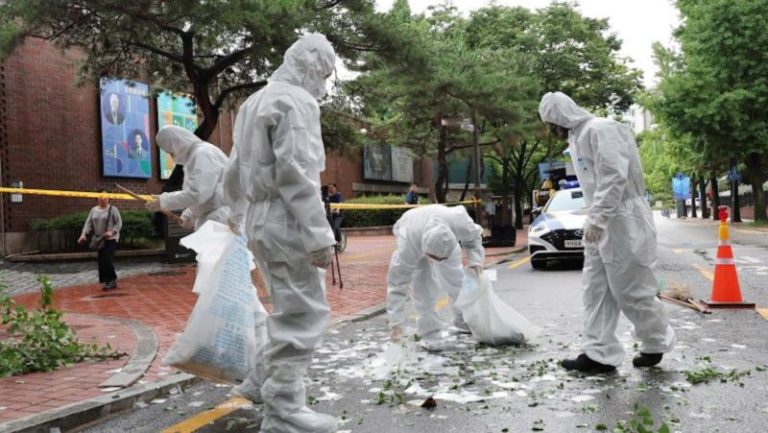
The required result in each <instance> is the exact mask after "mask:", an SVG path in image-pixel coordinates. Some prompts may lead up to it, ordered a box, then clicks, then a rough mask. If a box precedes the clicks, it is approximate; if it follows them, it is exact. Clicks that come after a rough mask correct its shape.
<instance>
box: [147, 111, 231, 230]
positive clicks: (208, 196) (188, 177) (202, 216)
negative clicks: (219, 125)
mask: <svg viewBox="0 0 768 433" xmlns="http://www.w3.org/2000/svg"><path fill="white" fill-rule="evenodd" d="M157 145H158V146H159V147H160V148H161V149H163V150H164V151H166V152H168V154H169V155H171V158H173V160H174V161H176V162H177V163H179V164H182V165H183V166H184V184H183V186H182V189H181V190H180V191H173V192H164V193H162V194H160V195H159V196H153V197H154V200H150V201H148V202H146V203H145V204H144V207H145V208H146V209H147V210H149V211H152V212H159V211H160V210H161V209H168V210H181V209H185V210H184V212H183V213H182V214H181V220H182V222H181V225H182V227H184V228H187V229H190V230H191V229H198V228H200V226H202V225H203V224H204V223H205V222H206V221H208V220H213V221H218V222H220V223H224V224H226V222H227V208H226V207H225V206H224V202H223V200H222V197H221V191H220V190H219V189H218V188H219V182H220V180H221V174H222V172H223V171H224V167H225V166H226V164H227V155H226V154H224V152H222V151H221V149H219V148H218V147H216V146H214V145H212V144H211V143H208V142H205V141H203V140H201V139H200V138H199V137H198V136H196V135H195V134H193V133H192V132H191V131H189V130H186V129H184V128H182V127H180V126H176V125H167V126H163V127H162V128H160V131H159V132H158V133H157Z"/></svg>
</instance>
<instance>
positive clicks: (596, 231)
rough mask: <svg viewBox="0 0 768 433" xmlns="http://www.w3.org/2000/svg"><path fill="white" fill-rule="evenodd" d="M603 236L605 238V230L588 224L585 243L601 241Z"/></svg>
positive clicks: (585, 229) (585, 230)
mask: <svg viewBox="0 0 768 433" xmlns="http://www.w3.org/2000/svg"><path fill="white" fill-rule="evenodd" d="M601 236H603V229H601V228H600V227H598V226H596V225H593V224H587V226H586V227H584V241H585V242H597V241H599V240H600V237H601Z"/></svg>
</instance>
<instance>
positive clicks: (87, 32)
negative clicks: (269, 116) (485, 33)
mask: <svg viewBox="0 0 768 433" xmlns="http://www.w3.org/2000/svg"><path fill="white" fill-rule="evenodd" d="M305 30H316V31H321V32H323V33H325V34H326V35H327V36H328V38H329V40H330V41H331V42H332V43H333V44H334V46H335V48H336V49H337V52H338V53H339V55H340V56H341V57H343V58H345V59H348V60H349V61H356V60H357V59H358V58H359V57H360V56H359V55H360V53H362V52H377V53H378V54H379V58H382V59H391V58H393V57H395V56H397V55H398V53H399V52H400V48H401V47H402V46H404V45H407V43H406V42H407V41H406V40H404V38H403V36H402V33H401V32H398V31H397V28H396V26H395V25H393V22H391V21H390V20H389V19H388V18H387V17H386V16H384V15H382V14H378V13H375V11H374V1H373V0H345V1H341V0H281V1H273V0H255V1H249V0H206V1H202V0H195V1H183V2H182V1H161V0H138V1H121V0H70V1H43V0H32V1H30V0H8V1H4V2H0V56H7V55H9V54H10V53H11V52H12V51H13V49H14V47H15V46H16V45H17V44H18V43H20V41H21V40H23V38H24V37H39V38H43V39H46V40H50V41H52V42H53V43H55V44H56V45H57V46H59V47H61V48H65V49H67V48H79V49H80V50H81V52H82V53H83V58H82V62H81V64H80V72H81V78H82V79H83V80H84V81H91V82H98V80H99V79H100V78H101V77H105V76H107V77H109V76H113V77H127V78H133V79H139V78H141V79H146V80H149V81H151V82H152V85H153V88H156V89H166V90H171V91H177V92H184V93H189V94H192V95H193V98H194V101H195V104H196V105H197V108H198V114H199V116H200V117H201V122H200V125H199V126H198V128H197V130H196V131H195V134H196V135H197V136H199V137H200V138H202V139H207V138H208V137H209V136H210V134H211V133H212V132H213V130H214V128H215V127H216V124H217V123H218V118H219V113H220V110H221V109H222V107H224V105H225V104H226V103H227V102H228V101H232V100H233V99H234V98H235V97H239V96H244V95H246V94H249V93H252V92H254V91H255V90H257V89H259V88H261V87H262V86H264V85H265V84H266V79H267V77H268V76H269V74H271V72H272V71H273V70H274V68H275V67H276V66H277V65H279V64H280V63H281V61H282V54H283V52H284V51H285V50H286V49H287V48H288V46H290V44H292V43H293V42H294V41H295V40H296V36H297V33H298V32H300V31H305ZM177 172H178V173H180V171H177ZM170 183H173V182H170Z"/></svg>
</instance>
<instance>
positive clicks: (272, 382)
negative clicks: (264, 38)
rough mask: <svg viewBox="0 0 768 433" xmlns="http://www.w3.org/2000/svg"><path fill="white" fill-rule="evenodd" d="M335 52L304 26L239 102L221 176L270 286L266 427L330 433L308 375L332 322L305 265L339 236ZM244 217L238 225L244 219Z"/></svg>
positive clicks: (331, 423)
mask: <svg viewBox="0 0 768 433" xmlns="http://www.w3.org/2000/svg"><path fill="white" fill-rule="evenodd" d="M334 61H335V53H334V50H333V47H332V46H331V44H330V43H329V42H328V41H327V40H326V38H325V37H324V36H323V35H320V34H315V33H310V34H307V35H304V36H303V37H301V38H300V39H299V40H298V41H297V42H296V43H294V44H293V45H292V46H291V47H290V48H289V49H288V51H286V53H285V56H284V60H283V64H282V65H281V66H280V67H279V68H278V69H277V70H276V71H275V73H274V74H272V77H271V78H270V80H269V83H268V84H267V86H266V87H264V88H263V89H261V90H260V91H258V92H256V93H255V94H253V95H251V96H250V97H249V98H248V99H247V100H246V101H245V102H244V103H243V104H242V105H241V106H240V110H239V112H238V114H237V120H236V122H235V128H234V149H233V151H232V157H231V159H230V162H229V164H228V166H227V168H226V170H225V173H224V182H223V192H224V197H225V201H226V202H227V203H228V204H230V215H229V220H230V225H237V226H239V227H242V226H244V227H245V232H246V235H247V236H248V239H249V247H250V249H251V250H252V251H253V253H254V255H255V256H256V259H257V261H258V262H259V267H260V268H261V269H262V271H263V272H264V275H265V277H266V279H267V284H269V286H270V288H271V293H272V304H273V310H272V313H271V314H270V315H269V318H268V319H267V330H268V335H269V342H268V343H267V348H266V352H265V359H266V369H267V373H266V374H267V378H266V380H265V381H264V384H263V386H262V387H261V397H262V398H263V400H264V404H265V410H264V415H265V417H264V421H263V422H262V425H261V431H262V432H264V433H266V432H270V433H278V432H279V433H293V432H318V433H319V432H335V431H336V429H337V421H336V418H334V417H332V416H330V415H324V414H319V413H316V412H314V411H312V410H310V409H309V408H308V407H307V406H306V389H305V385H304V379H305V376H306V375H307V367H308V364H309V363H310V361H311V360H312V354H313V352H314V350H315V348H316V346H317V345H318V344H319V343H320V341H321V339H322V336H323V333H324V331H325V329H326V327H327V325H328V323H329V319H330V308H329V307H328V303H327V301H326V297H325V271H324V270H323V269H319V268H317V267H315V266H313V265H312V264H311V260H312V259H313V257H314V256H315V255H316V254H312V253H313V252H314V253H317V252H322V251H325V252H327V254H328V256H329V257H330V247H331V246H332V245H334V244H335V243H336V240H335V238H334V236H333V231H332V230H331V228H330V226H329V225H328V220H327V219H326V218H325V209H324V207H323V202H322V200H321V198H320V172H321V171H323V170H324V169H325V151H324V149H323V142H322V138H321V135H320V108H319V106H318V103H317V100H316V99H317V98H320V97H322V96H323V93H324V91H325V81H326V78H327V77H328V76H330V74H331V73H332V72H333V70H334ZM243 223H244V225H243Z"/></svg>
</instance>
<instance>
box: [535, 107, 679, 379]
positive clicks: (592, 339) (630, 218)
mask: <svg viewBox="0 0 768 433" xmlns="http://www.w3.org/2000/svg"><path fill="white" fill-rule="evenodd" d="M539 115H540V116H541V119H542V120H543V121H544V122H546V123H548V124H549V127H550V130H551V131H552V133H553V134H554V135H555V136H557V137H559V138H562V139H565V138H567V139H568V144H569V151H570V153H571V159H572V160H573V161H574V166H575V169H576V176H577V177H578V179H579V184H580V185H581V188H582V191H583V192H584V199H585V201H586V203H587V207H588V212H587V220H586V223H585V225H584V274H583V282H584V308H585V313H584V314H585V316H586V317H585V320H584V327H585V329H584V337H583V344H582V348H581V351H582V353H581V354H580V355H579V356H578V357H577V358H576V359H567V360H564V361H562V363H561V364H562V366H563V367H564V368H565V369H566V370H578V371H582V372H590V373H607V372H611V371H614V370H616V367H617V366H619V365H621V361H622V359H623V357H624V350H623V348H622V345H621V343H620V342H619V340H618V338H617V337H616V325H617V323H618V320H619V313H620V312H622V313H624V315H625V316H627V318H628V319H629V320H630V321H631V322H632V324H633V325H634V326H635V335H636V336H637V338H638V339H640V341H641V343H642V345H641V347H640V354H639V355H638V356H636V357H635V358H634V359H633V360H632V363H633V364H634V366H635V367H651V366H654V365H656V364H658V363H659V362H661V358H662V357H663V354H664V353H666V352H669V351H670V350H672V347H673V346H674V344H675V333H674V331H673V330H672V327H671V326H670V325H669V323H668V320H667V316H666V314H665V312H664V309H663V307H662V306H661V303H660V302H659V301H658V300H656V287H657V282H656V276H655V275H654V272H653V269H652V266H653V265H654V264H655V262H656V227H655V225H654V222H653V215H652V213H651V208H650V206H649V205H648V202H647V201H646V200H645V198H644V197H643V194H644V193H645V183H644V181H643V171H642V167H641V166H640V157H639V155H638V153H637V145H636V144H635V140H634V138H633V137H632V133H631V131H630V130H629V129H628V128H627V127H626V126H624V125H622V124H620V123H618V122H615V121H613V120H610V119H604V118H596V117H594V116H593V115H592V114H590V113H589V112H587V111H586V110H584V109H583V108H581V107H579V106H578V105H576V103H575V102H573V100H572V99H571V98H570V97H568V96H567V95H565V94H564V93H560V92H556V93H547V94H546V95H544V97H543V98H542V100H541V104H540V105H539Z"/></svg>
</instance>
